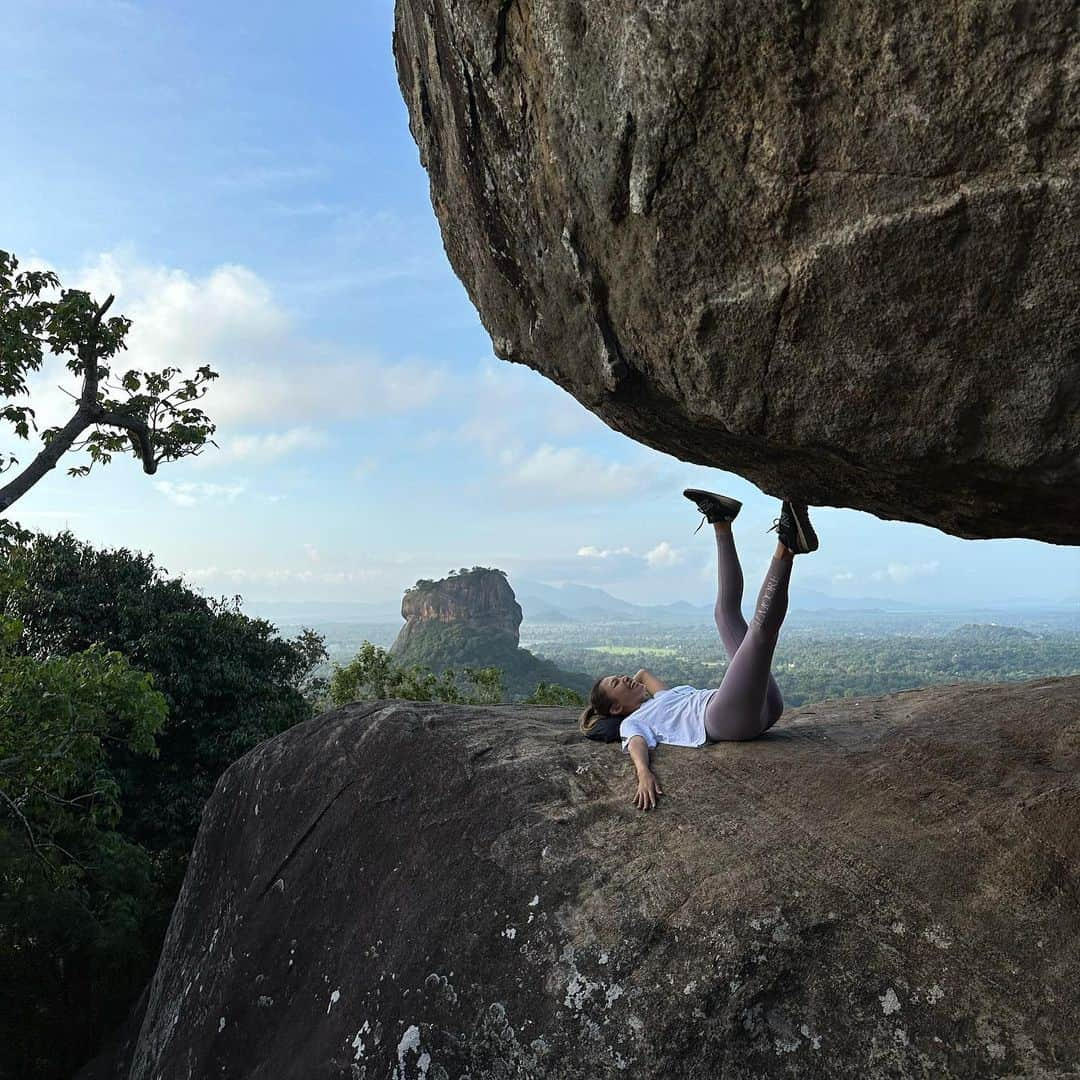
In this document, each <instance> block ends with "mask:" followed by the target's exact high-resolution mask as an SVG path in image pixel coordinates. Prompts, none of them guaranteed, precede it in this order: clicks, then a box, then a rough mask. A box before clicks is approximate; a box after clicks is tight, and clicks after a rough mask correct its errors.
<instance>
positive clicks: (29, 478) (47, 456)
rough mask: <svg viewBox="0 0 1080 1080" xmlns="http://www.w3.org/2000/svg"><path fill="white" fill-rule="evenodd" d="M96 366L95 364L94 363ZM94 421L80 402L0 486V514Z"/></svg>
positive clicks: (23, 493)
mask: <svg viewBox="0 0 1080 1080" xmlns="http://www.w3.org/2000/svg"><path fill="white" fill-rule="evenodd" d="M95 366H96V365H95ZM93 423H94V420H93V417H92V415H91V414H90V410H88V409H86V408H84V407H83V406H82V405H81V404H80V405H79V407H78V409H76V410H75V415H74V416H73V417H72V418H71V419H70V420H69V421H68V422H67V423H66V424H65V425H64V426H63V427H62V428H61V429H60V430H59V431H58V432H57V433H56V435H55V437H54V438H53V439H52V440H51V441H50V442H49V444H48V446H46V447H45V448H44V449H43V450H42V451H41V453H40V454H38V456H37V457H36V458H34V460H33V461H31V462H30V464H29V465H27V466H26V468H25V469H23V471H22V472H21V473H19V475H18V476H16V477H15V479H14V480H12V481H11V483H9V484H6V485H5V486H4V487H2V488H0V514H2V513H3V512H4V511H5V510H6V509H7V508H8V507H9V506H10V505H11V504H12V503H13V502H14V501H15V500H16V499H18V498H20V497H21V496H23V495H25V494H26V493H27V492H28V491H29V490H30V489H31V488H32V487H33V486H34V485H35V484H36V483H37V482H38V481H39V480H40V479H41V478H42V477H43V476H44V475H45V474H46V473H47V472H49V470H50V469H55V468H56V463H57V462H58V461H59V460H60V459H61V458H62V457H63V456H64V455H65V454H66V453H67V452H68V450H70V449H71V444H72V443H73V442H74V441H75V440H76V439H77V438H78V437H79V436H80V435H81V434H82V433H83V432H84V431H85V430H86V429H87V428H88V427H90V426H91V424H93Z"/></svg>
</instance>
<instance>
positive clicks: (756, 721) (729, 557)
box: [581, 488, 818, 810]
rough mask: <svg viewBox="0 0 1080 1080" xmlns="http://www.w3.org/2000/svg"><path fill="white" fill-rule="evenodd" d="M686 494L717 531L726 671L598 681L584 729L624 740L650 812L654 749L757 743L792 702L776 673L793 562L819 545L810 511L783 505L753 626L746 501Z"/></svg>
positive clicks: (718, 612)
mask: <svg viewBox="0 0 1080 1080" xmlns="http://www.w3.org/2000/svg"><path fill="white" fill-rule="evenodd" d="M683 494H684V495H685V496H686V497H687V498H688V499H690V500H691V501H693V502H694V503H696V504H697V507H698V509H699V510H700V511H701V512H702V513H703V514H704V515H705V519H704V521H703V522H702V524H704V522H705V521H708V522H709V524H711V525H712V527H713V529H714V531H715V532H716V556H717V569H718V572H719V578H720V582H719V588H718V591H717V597H716V609H715V616H716V627H717V629H718V630H719V631H720V637H721V638H722V639H723V642H724V649H725V650H726V651H727V654H728V656H729V657H730V663H729V664H728V669H727V671H726V672H725V674H724V677H723V679H722V680H721V682H720V686H719V687H717V688H716V689H714V690H696V689H694V687H692V686H675V687H671V688H670V689H669V688H668V687H667V686H665V685H664V683H662V682H661V681H660V680H659V679H657V678H656V677H655V676H654V675H653V674H652V673H651V672H648V671H645V670H642V671H639V672H638V673H637V674H636V675H635V676H634V677H633V678H631V677H630V676H629V675H605V676H604V677H603V678H601V679H597V680H596V682H595V683H594V684H593V688H592V692H591V693H590V695H589V707H588V708H587V709H586V710H585V712H583V713H582V714H581V730H582V732H583V734H585V735H587V736H588V737H589V738H590V739H597V740H599V741H601V742H614V741H615V740H616V739H619V738H621V739H622V745H623V750H624V751H626V752H627V753H629V754H630V757H631V758H632V759H633V762H634V767H635V768H636V769H637V775H638V789H637V795H636V796H635V797H634V803H635V805H637V806H638V807H640V808H641V809H642V810H648V809H649V808H650V807H653V806H655V805H656V797H657V796H658V795H662V794H663V792H662V791H661V789H660V788H659V787H658V786H657V783H656V777H655V776H654V775H653V773H652V771H651V770H650V769H649V750H650V749H651V748H652V747H654V746H656V745H658V744H659V743H670V744H672V745H674V746H704V745H705V744H706V743H712V742H724V741H731V740H739V739H756V738H757V737H758V736H759V735H761V734H762V732H765V731H768V729H769V728H771V727H772V726H773V724H775V723H776V721H777V720H778V719H779V718H780V714H781V713H782V712H783V711H784V701H783V698H781V696H780V688H779V687H778V686H777V685H776V681H775V680H774V679H773V677H772V675H771V674H770V671H769V668H770V666H771V665H772V658H773V653H774V652H775V650H776V639H777V636H778V635H779V633H780V624H781V623H782V622H783V621H784V615H785V614H786V613H787V606H788V581H789V579H790V578H791V565H792V562H793V560H794V557H795V556H796V555H801V554H805V553H806V552H809V551H814V550H815V549H816V548H817V546H818V540H817V536H816V535H815V533H814V529H813V526H812V525H811V524H810V518H809V516H808V514H807V512H806V505H805V504H804V503H790V502H784V503H783V504H782V506H781V509H780V518H779V520H778V521H776V522H775V523H774V524H773V526H772V528H773V529H775V530H776V532H777V536H778V537H779V543H778V544H777V545H776V552H775V554H774V555H773V558H772V563H771V564H770V566H769V570H768V572H767V573H766V575H765V581H764V583H763V584H762V586H761V592H760V593H759V594H758V600H757V607H756V608H755V610H754V617H753V618H752V619H751V620H750V625H749V627H748V626H747V625H746V621H745V620H744V619H743V617H742V611H741V605H742V593H743V575H742V568H741V567H740V566H739V556H738V555H737V554H736V552H735V539H734V537H733V536H732V535H731V523H732V521H734V520H735V517H736V515H737V514H738V513H739V510H740V509H741V508H742V503H740V502H738V501H736V500H735V499H729V498H728V497H727V496H725V495H715V494H713V493H712V492H709V491H699V490H698V489H696V488H688V489H687V490H686V491H684V492H683ZM700 527H701V526H700V525H699V526H698V528H700ZM769 531H770V532H771V531H772V529H770V530H769Z"/></svg>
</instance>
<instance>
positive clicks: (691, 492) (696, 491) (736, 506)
mask: <svg viewBox="0 0 1080 1080" xmlns="http://www.w3.org/2000/svg"><path fill="white" fill-rule="evenodd" d="M683 495H685V496H686V497H687V498H688V499H690V500H691V501H693V500H694V499H695V497H696V496H698V495H706V496H708V497H709V498H710V499H715V500H716V502H718V503H719V504H720V505H721V506H723V507H725V508H726V509H727V510H729V511H730V512H731V517H730V518H727V519H726V520H727V521H734V520H735V517H736V516H737V515H738V513H739V511H740V510H741V509H742V503H741V502H739V500H738V499H732V498H730V497H729V496H727V495H717V494H716V492H715V491H704V490H703V489H702V488H686V489H685V490H684V491H683ZM702 512H703V513H704V511H702ZM706 516H707V515H706Z"/></svg>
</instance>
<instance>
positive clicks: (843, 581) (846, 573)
mask: <svg viewBox="0 0 1080 1080" xmlns="http://www.w3.org/2000/svg"><path fill="white" fill-rule="evenodd" d="M854 580H855V575H854V574H853V573H852V572H851V571H850V570H843V571H841V572H840V573H836V574H833V576H832V583H833V584H834V585H850V584H851V582H853V581H854Z"/></svg>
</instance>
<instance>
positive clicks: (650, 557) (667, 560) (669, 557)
mask: <svg viewBox="0 0 1080 1080" xmlns="http://www.w3.org/2000/svg"><path fill="white" fill-rule="evenodd" d="M645 561H646V562H647V563H648V564H649V565H650V566H677V565H678V564H679V563H681V562H682V554H681V552H678V551H676V550H675V548H673V547H672V546H671V545H670V544H669V543H668V542H667V541H666V540H661V541H660V543H659V544H657V545H656V547H654V548H653V549H652V551H649V552H646V554H645Z"/></svg>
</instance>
